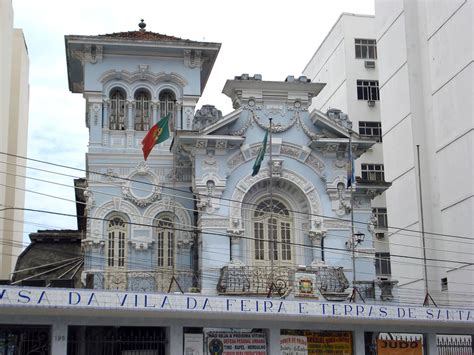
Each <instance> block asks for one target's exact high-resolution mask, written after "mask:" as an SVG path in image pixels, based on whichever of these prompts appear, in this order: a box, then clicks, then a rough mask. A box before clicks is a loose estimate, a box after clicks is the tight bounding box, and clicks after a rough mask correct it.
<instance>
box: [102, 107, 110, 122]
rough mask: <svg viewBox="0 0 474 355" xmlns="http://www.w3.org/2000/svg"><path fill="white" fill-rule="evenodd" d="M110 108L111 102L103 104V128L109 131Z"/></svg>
mask: <svg viewBox="0 0 474 355" xmlns="http://www.w3.org/2000/svg"><path fill="white" fill-rule="evenodd" d="M109 106H110V100H104V101H103V102H102V111H103V115H104V117H103V121H102V128H105V129H109V128H110V127H109Z"/></svg>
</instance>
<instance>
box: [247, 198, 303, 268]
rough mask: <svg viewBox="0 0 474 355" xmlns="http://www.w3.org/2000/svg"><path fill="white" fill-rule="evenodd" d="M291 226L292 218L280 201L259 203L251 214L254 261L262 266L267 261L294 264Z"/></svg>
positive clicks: (268, 200)
mask: <svg viewBox="0 0 474 355" xmlns="http://www.w3.org/2000/svg"><path fill="white" fill-rule="evenodd" d="M292 226H293V219H292V216H291V214H290V212H289V210H288V208H287V207H286V206H285V205H284V204H283V203H282V202H281V201H278V200H275V199H273V200H270V199H266V200H264V201H262V202H260V203H259V204H258V205H257V207H256V209H255V212H254V214H253V229H254V260H255V261H256V262H257V263H264V264H267V263H268V262H269V261H274V262H277V263H279V264H287V265H288V264H292V263H294V261H293V259H294V256H293V252H292V249H293V248H292Z"/></svg>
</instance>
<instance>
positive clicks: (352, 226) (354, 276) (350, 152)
mask: <svg viewBox="0 0 474 355" xmlns="http://www.w3.org/2000/svg"><path fill="white" fill-rule="evenodd" d="M348 155H349V157H348V158H349V167H350V169H351V171H350V174H351V177H350V179H351V200H350V203H351V242H352V244H351V245H352V288H353V289H354V288H355V282H356V262H355V239H354V238H355V231H354V198H353V197H354V183H353V181H352V169H353V167H352V164H353V159H352V129H350V128H349V154H348Z"/></svg>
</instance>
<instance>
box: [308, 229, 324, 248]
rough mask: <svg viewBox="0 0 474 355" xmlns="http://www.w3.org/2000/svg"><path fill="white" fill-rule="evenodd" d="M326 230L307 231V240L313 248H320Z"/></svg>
mask: <svg viewBox="0 0 474 355" xmlns="http://www.w3.org/2000/svg"><path fill="white" fill-rule="evenodd" d="M326 235H327V230H325V229H312V230H310V231H309V235H308V236H309V239H310V240H311V242H312V243H313V246H320V245H321V241H322V240H323V239H324V238H325V237H326Z"/></svg>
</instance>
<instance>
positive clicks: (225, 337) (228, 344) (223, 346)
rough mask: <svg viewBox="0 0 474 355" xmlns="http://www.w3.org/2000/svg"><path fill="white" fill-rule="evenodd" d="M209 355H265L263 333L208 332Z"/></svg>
mask: <svg viewBox="0 0 474 355" xmlns="http://www.w3.org/2000/svg"><path fill="white" fill-rule="evenodd" d="M206 338H207V350H208V354H209V355H267V342H266V340H265V335H264V334H263V333H249V332H208V333H207V334H206Z"/></svg>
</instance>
